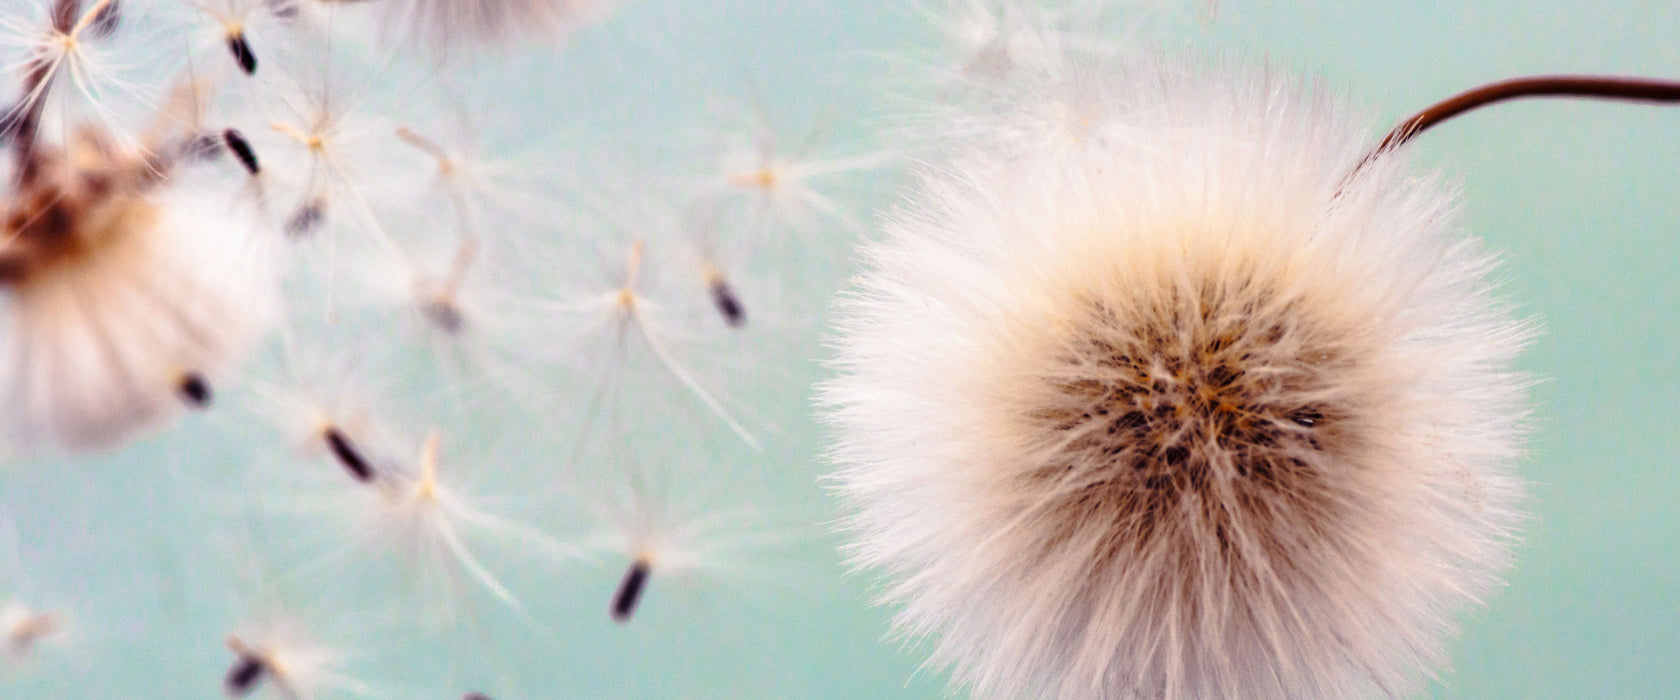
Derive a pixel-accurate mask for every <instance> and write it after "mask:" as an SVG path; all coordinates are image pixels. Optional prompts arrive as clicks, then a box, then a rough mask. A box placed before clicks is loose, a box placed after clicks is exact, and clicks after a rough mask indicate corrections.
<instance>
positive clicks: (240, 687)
mask: <svg viewBox="0 0 1680 700" xmlns="http://www.w3.org/2000/svg"><path fill="white" fill-rule="evenodd" d="M266 669H267V665H266V664H264V663H263V661H262V659H259V658H257V657H255V656H250V655H246V654H240V655H239V658H237V659H234V661H233V668H230V669H228V672H227V678H226V679H224V680H223V681H222V688H223V689H224V690H226V691H227V694H228V697H230V698H242V697H245V696H247V695H250V694H251V691H252V690H255V689H256V687H257V683H258V682H259V681H261V680H262V676H263V671H264V670H266Z"/></svg>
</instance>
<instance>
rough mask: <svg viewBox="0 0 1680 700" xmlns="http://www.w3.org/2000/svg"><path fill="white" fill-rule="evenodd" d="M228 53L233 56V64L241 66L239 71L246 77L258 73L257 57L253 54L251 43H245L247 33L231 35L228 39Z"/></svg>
mask: <svg viewBox="0 0 1680 700" xmlns="http://www.w3.org/2000/svg"><path fill="white" fill-rule="evenodd" d="M227 47H228V53H231V54H233V62H234V63H238V64H239V70H242V71H245V74H246V75H252V74H255V73H256V72H257V55H256V54H254V53H251V44H250V42H247V41H245V33H244V32H239V33H236V34H229V35H228V38H227Z"/></svg>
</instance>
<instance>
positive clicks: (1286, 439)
mask: <svg viewBox="0 0 1680 700" xmlns="http://www.w3.org/2000/svg"><path fill="white" fill-rule="evenodd" d="M1230 72H1231V71H1230V70H1229V69H1218V70H1212V71H1206V72H1203V71H1200V70H1198V69H1190V68H1175V67H1171V66H1167V65H1161V64H1144V65H1131V66H1122V67H1119V68H1117V69H1115V70H1109V71H1086V72H1079V73H1078V75H1080V76H1082V77H1080V78H1078V79H1077V80H1078V83H1077V84H1076V85H1068V86H1055V85H1050V86H1046V88H1047V89H1046V90H1045V91H1044V92H1043V93H1041V94H1050V93H1052V92H1054V91H1055V90H1056V89H1058V88H1059V87H1066V88H1068V89H1072V90H1079V91H1082V92H1083V93H1084V94H1086V95H1087V96H1089V98H1090V99H1089V102H1088V104H1089V106H1090V107H1091V109H1092V112H1091V113H1090V115H1089V120H1088V123H1087V126H1086V128H1085V131H1084V132H1083V138H1081V139H1079V140H1078V141H1077V143H1074V144H1071V145H1070V146H1069V147H1068V148H1067V149H1065V150H1063V151H1061V152H1052V151H1051V150H1049V149H1043V148H1040V147H1039V144H1040V143H1041V141H1036V140H1034V139H1023V138H1018V137H1017V136H1018V134H1019V133H1020V131H1021V130H1022V129H1025V128H1029V127H1028V126H1023V125H1022V123H1018V122H1021V121H1022V120H1025V122H1026V123H1027V124H1028V125H1029V126H1030V124H1033V123H1039V122H1037V121H1036V120H1037V116H1036V115H1035V114H1034V113H1035V112H1036V111H1037V106H1036V105H1022V106H1021V107H1019V108H1016V109H1015V110H1013V111H1012V112H1009V113H1006V114H1004V115H1001V116H994V117H991V118H992V119H996V120H997V121H998V130H997V133H998V134H1000V135H1001V134H1008V136H1006V137H1005V136H999V137H996V138H991V139H987V138H985V137H977V138H975V139H973V142H972V143H967V144H959V145H957V146H956V147H955V148H954V153H953V154H952V155H951V157H950V159H949V160H948V161H947V163H946V164H944V165H941V166H935V167H930V168H928V169H926V170H925V171H924V172H923V173H922V175H921V178H920V183H919V185H918V187H917V188H916V190H915V194H914V195H913V196H912V197H911V201H910V202H909V203H908V204H907V205H906V206H905V208H904V210H903V211H902V212H901V213H899V214H897V215H895V216H893V217H891V218H890V219H889V221H888V223H887V224H886V232H887V238H886V240H885V241H884V242H882V243H880V244H876V245H872V246H870V247H869V248H868V249H867V256H868V260H869V261H870V263H871V265H872V267H873V270H872V271H871V272H869V273H867V274H866V275H864V276H863V277H861V278H860V279H859V282H858V285H859V290H858V291H857V292H856V293H854V294H853V295H852V296H850V297H848V298H846V299H845V300H844V301H843V302H842V304H841V310H842V316H843V318H844V320H843V321H842V322H841V324H840V329H841V331H840V332H841V339H840V355H839V363H840V367H841V369H842V376H840V377H839V378H837V379H834V380H831V381H830V382H828V383H827V384H826V386H825V388H824V393H823V395H824V397H825V398H824V400H825V402H826V403H827V405H828V406H829V407H830V409H829V410H830V419H831V421H832V422H833V423H834V425H835V427H836V429H837V431H838V436H837V443H836V444H835V446H834V448H833V457H834V459H835V460H836V461H837V462H838V465H839V469H838V471H837V473H836V475H835V479H836V483H837V487H838V489H839V490H840V492H841V493H842V494H843V495H844V496H845V497H846V498H847V500H848V501H849V502H850V503H851V505H852V506H853V508H854V509H855V510H854V513H853V515H852V517H851V518H850V519H849V520H848V521H847V527H848V529H849V531H850V533H851V536H852V538H853V542H852V544H851V549H850V552H851V556H852V560H853V561H854V562H855V563H857V564H859V565H863V566H868V567H871V568H878V569H881V570H883V571H884V572H885V573H886V574H888V575H889V576H891V577H892V579H893V583H892V585H891V586H890V587H889V588H888V589H887V591H886V593H885V595H884V600H885V601H887V602H890V603H894V604H897V605H900V606H901V609H900V611H899V613H898V615H897V617H896V618H895V627H896V628H897V629H899V630H901V631H903V632H904V633H906V634H908V635H914V636H918V637H919V636H923V635H930V636H933V637H934V641H933V656H932V660H931V662H932V663H933V664H936V665H939V666H946V667H951V668H952V669H953V670H954V682H955V683H957V684H960V685H963V686H967V687H970V688H972V690H973V691H974V693H975V694H976V695H977V696H979V697H1022V696H1034V697H1038V696H1042V697H1062V698H1075V697H1169V698H1177V697H1343V696H1349V695H1361V694H1366V693H1371V692H1377V693H1381V694H1389V695H1402V694H1405V693H1408V692H1410V691H1411V690H1413V689H1414V688H1415V687H1416V686H1417V684H1418V683H1419V681H1420V680H1421V679H1422V678H1423V677H1425V676H1426V675H1427V674H1429V673H1431V672H1433V670H1434V669H1436V668H1438V667H1439V666H1440V665H1441V664H1442V663H1443V661H1444V659H1443V651H1442V644H1441V639H1442V637H1443V636H1445V635H1447V634H1449V633H1450V632H1451V631H1452V621H1451V620H1452V617H1453V615H1454V614H1455V613H1456V612H1458V611H1460V610H1461V609H1463V608H1464V607H1465V606H1466V605H1468V604H1471V603H1474V602H1476V601H1478V600H1480V599H1481V597H1482V595H1484V594H1485V593H1486V592H1488V591H1489V590H1490V589H1491V588H1492V587H1493V585H1494V584H1495V583H1496V581H1497V576H1498V574H1499V572H1500V571H1501V570H1502V569H1503V568H1504V567H1505V566H1506V565H1507V562H1508V561H1509V558H1510V555H1509V548H1510V544H1511V540H1512V536H1513V531H1514V528H1515V527H1516V525H1517V523H1518V521H1519V519H1520V516H1519V515H1518V513H1517V511H1516V510H1515V506H1516V503H1517V501H1518V500H1519V498H1520V496H1521V492H1522V489H1521V483H1520V480H1519V479H1518V478H1517V477H1516V475H1515V474H1513V473H1512V470H1511V462H1512V460H1513V456H1514V454H1515V453H1516V451H1517V442H1518V436H1519V433H1520V424H1521V420H1520V418H1521V416H1522V415H1523V412H1524V399H1523V386H1524V384H1525V380H1524V379H1523V378H1522V377H1521V376H1519V375H1516V374H1514V373H1512V372H1511V371H1510V369H1509V366H1510V363H1511V361H1512V359H1513V357H1514V356H1515V354H1516V353H1517V351H1518V350H1519V349H1520V347H1521V346H1522V345H1523V344H1524V342H1525V341H1526V339H1527V338H1528V337H1529V335H1530V330H1529V328H1528V326H1526V325H1525V324H1523V323H1520V322H1517V321H1514V320H1512V319H1511V318H1510V316H1509V312H1508V311H1507V309H1506V307H1505V306H1504V305H1503V304H1502V303H1500V302H1499V301H1498V300H1497V299H1495V297H1494V296H1493V294H1492V289H1493V284H1492V283H1491V282H1490V281H1488V277H1489V274H1490V273H1491V271H1492V270H1493V269H1494V267H1495V261H1494V259H1493V258H1492V257H1491V256H1490V255H1489V254H1487V253H1485V252H1483V251H1482V249H1481V248H1480V246H1479V245H1478V244H1477V243H1476V242H1475V241H1473V240H1469V239H1465V238H1463V237H1462V236H1461V235H1460V234H1459V233H1458V232H1457V228H1456V224H1454V222H1453V219H1452V216H1451V212H1452V205H1451V202H1452V194H1451V192H1450V191H1448V190H1446V189H1444V188H1443V187H1441V186H1440V185H1438V184H1436V183H1435V182H1434V181H1433V180H1427V179H1424V180H1419V179H1415V178H1413V177H1412V176H1411V175H1410V174H1409V173H1408V172H1407V169H1406V168H1405V166H1404V159H1403V158H1400V157H1399V156H1397V155H1396V156H1394V157H1388V158H1383V159H1380V160H1378V161H1376V162H1373V163H1371V164H1369V165H1367V166H1366V167H1365V168H1364V169H1363V170H1362V171H1360V173H1359V175H1358V177H1356V178H1354V179H1353V180H1352V181H1350V182H1349V183H1348V184H1347V185H1346V187H1345V188H1338V183H1339V182H1340V181H1341V180H1342V179H1343V177H1344V176H1345V175H1346V174H1347V173H1348V172H1349V170H1350V169H1352V167H1353V166H1354V164H1355V163H1356V162H1357V161H1358V158H1359V154H1360V152H1361V150H1362V146H1361V144H1362V141H1363V139H1364V136H1363V134H1362V133H1361V132H1360V131H1359V130H1357V129H1353V128H1349V127H1348V126H1347V125H1346V124H1345V123H1344V122H1343V120H1342V119H1341V118H1340V116H1339V113H1338V112H1337V110H1336V109H1335V108H1334V107H1332V106H1331V105H1330V104H1329V103H1328V101H1327V100H1325V99H1324V98H1322V97H1320V96H1317V95H1313V94H1309V93H1306V92H1303V91H1301V90H1299V89H1296V88H1293V87H1290V86H1288V85H1287V84H1286V83H1284V82H1283V81H1279V80H1277V79H1275V78H1268V77H1266V76H1261V75H1252V74H1250V75H1243V74H1235V75H1232V74H1229V73H1230Z"/></svg>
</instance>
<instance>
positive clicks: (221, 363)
mask: <svg viewBox="0 0 1680 700" xmlns="http://www.w3.org/2000/svg"><path fill="white" fill-rule="evenodd" d="M114 148H116V147H115V146H113V145H111V144H108V143H106V142H103V141H99V140H96V139H95V140H89V139H81V140H79V141H78V142H77V143H75V144H73V146H72V148H70V149H68V151H67V152H65V153H61V154H60V153H56V152H53V153H54V154H53V155H51V156H47V157H46V160H44V161H43V163H44V165H42V166H41V167H42V168H43V170H42V172H41V173H40V175H39V177H38V178H37V179H36V180H35V182H36V185H35V186H33V187H31V188H28V189H26V190H25V191H23V192H20V193H19V194H18V195H17V196H15V197H14V199H13V201H11V202H10V203H9V207H8V208H9V211H8V213H7V215H6V216H7V219H6V228H7V232H8V234H9V238H8V241H7V245H6V247H5V257H9V258H10V259H12V260H14V261H15V264H14V265H12V267H11V269H10V271H9V272H8V273H7V275H6V279H5V284H4V287H5V289H6V291H7V292H8V300H7V301H8V303H7V305H6V312H7V320H6V322H7V324H8V329H7V331H8V332H7V334H6V342H5V344H4V346H3V347H0V367H3V368H4V369H3V371H4V372H5V373H6V375H7V381H6V386H7V387H8V388H7V391H8V396H7V398H8V399H9V404H10V405H13V406H17V407H18V408H19V410H17V411H15V412H14V413H13V415H12V416H11V418H12V419H13V421H15V423H14V425H13V426H12V428H13V430H15V431H16V432H17V434H19V435H20V436H24V437H25V439H26V440H28V441H29V442H30V443H32V444H35V445H40V444H43V443H47V444H51V443H57V444H62V445H64V446H70V447H100V446H109V445H111V444H114V443H116V442H119V441H121V440H123V439H125V438H126V437H128V436H130V435H132V434H134V433H135V432H137V431H139V430H141V429H143V428H145V427H146V426H149V425H152V424H154V423H156V422H157V421H158V420H160V419H162V418H163V417H165V416H167V415H169V414H170V413H171V412H172V409H173V408H174V407H176V406H179V405H181V402H182V399H183V398H185V399H187V400H188V403H191V404H197V405H202V404H204V403H206V401H207V400H208V398H209V397H210V390H209V386H208V384H207V378H208V377H214V376H216V375H217V374H218V373H219V372H221V371H223V370H225V369H227V368H228V367H230V366H231V365H232V364H233V363H234V362H235V361H236V360H237V359H238V358H239V357H240V356H242V355H243V353H244V351H245V349H246V348H248V347H249V345H250V344H251V342H253V341H254V340H255V337H256V336H257V334H258V333H259V332H260V330H261V329H262V328H264V327H265V326H266V324H267V322H268V321H269V320H270V314H271V313H272V308H271V307H272V304H273V300H272V298H271V297H270V296H269V294H268V289H267V283H268V282H270V281H271V279H270V278H269V276H268V273H269V272H271V271H270V270H268V269H267V262H266V261H263V260H260V259H255V258H253V257H252V256H251V255H250V250H249V249H248V248H247V247H246V246H247V244H248V243H249V242H250V241H251V240H252V239H253V237H254V233H253V231H252V229H253V227H254V224H253V222H250V221H247V220H244V218H243V217H240V216H238V215H236V214H234V213H232V212H229V211H227V210H226V208H225V207H223V206H221V204H220V203H219V202H218V200H217V199H216V198H215V197H214V196H208V195H206V193H204V192H202V191H200V190H198V189H195V188H194V187H193V186H192V185H191V184H190V183H186V182H184V183H182V184H180V185H170V186H168V187H164V188H163V189H162V190H157V189H155V186H154V185H151V184H146V183H144V182H143V181H144V180H145V179H147V178H150V177H152V175H151V174H150V173H151V172H152V170H151V166H150V165H148V164H147V161H145V160H143V159H141V158H139V157H138V156H135V155H134V154H123V153H120V152H119V151H113V150H112V149H114ZM49 152H50V151H49ZM135 178H140V179H141V180H142V182H141V183H139V184H137V183H136V182H135V181H134V180H135ZM49 436H50V437H49Z"/></svg>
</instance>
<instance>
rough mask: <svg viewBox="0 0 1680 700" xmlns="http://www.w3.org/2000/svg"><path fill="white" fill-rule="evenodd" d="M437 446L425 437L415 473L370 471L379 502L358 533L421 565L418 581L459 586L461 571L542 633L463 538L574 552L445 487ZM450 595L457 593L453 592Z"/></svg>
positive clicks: (563, 556) (546, 552)
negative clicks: (483, 509)
mask: <svg viewBox="0 0 1680 700" xmlns="http://www.w3.org/2000/svg"><path fill="white" fill-rule="evenodd" d="M439 444H440V440H439V435H438V433H436V432H433V433H431V434H429V435H428V436H427V437H426V440H425V443H424V445H423V446H422V448H421V451H420V455H419V460H418V470H417V471H407V472H405V471H403V470H400V469H391V470H388V471H375V472H374V473H373V479H372V483H373V484H374V485H375V486H377V487H378V489H379V493H378V498H377V501H376V503H374V504H372V505H371V508H372V510H370V511H369V512H367V513H366V514H365V516H366V518H365V519H366V521H367V522H366V525H367V527H365V528H361V529H360V530H361V531H363V532H365V533H366V534H367V535H369V536H372V537H376V538H378V539H380V540H382V541H381V542H373V543H371V544H375V545H382V546H388V547H391V548H394V549H396V550H397V553H398V554H400V555H401V557H402V558H403V560H404V561H405V562H407V563H409V564H414V565H417V566H420V567H422V568H423V569H424V570H423V571H420V572H419V573H420V575H422V576H425V577H427V578H426V579H424V580H422V581H421V583H423V584H427V585H430V584H434V583H438V582H439V581H438V580H436V579H433V578H431V577H443V578H442V581H441V582H442V583H446V584H448V585H449V586H451V587H452V588H453V587H454V586H456V585H457V584H459V583H460V579H459V577H458V575H457V573H458V572H464V574H465V575H466V577H467V578H468V579H469V580H470V581H472V582H475V583H476V584H477V585H478V586H479V587H481V588H482V589H483V590H484V591H486V592H487V593H489V594H490V595H491V596H492V597H494V598H495V599H496V600H497V601H499V602H500V603H502V604H503V605H505V606H507V608H508V609H509V610H512V611H513V612H514V613H515V614H516V615H518V616H519V619H520V620H521V622H523V623H525V624H526V625H527V626H529V627H530V628H532V629H533V630H536V631H539V632H544V631H545V630H543V628H542V627H541V626H540V625H539V624H538V623H537V622H536V621H534V620H532V619H531V618H530V617H529V616H528V615H527V614H526V612H525V609H524V606H523V605H522V604H521V603H520V602H519V599H518V598H517V597H515V596H514V594H513V593H512V591H510V590H509V589H508V588H507V587H506V586H504V585H503V584H502V582H501V581H500V580H499V579H497V577H496V576H495V575H494V574H492V573H491V571H490V569H489V568H488V567H486V566H485V565H484V564H483V563H482V562H481V561H480V559H479V557H478V555H477V554H475V553H474V551H473V549H472V548H470V547H469V546H468V536H471V535H484V536H488V537H493V538H496V539H499V540H502V541H505V542H508V543H511V544H513V545H516V546H518V547H519V548H520V552H521V553H522V554H523V555H525V556H526V557H527V558H545V559H550V560H567V559H571V558H573V557H576V556H577V555H578V552H577V550H576V549H575V548H574V547H572V546H570V545H567V544H565V543H563V542H560V541H558V540H555V539H554V538H552V537H549V536H548V535H546V534H543V533H542V532H539V531H537V530H535V529H533V528H531V527H529V526H526V525H523V524H520V523H516V522H513V521H511V520H507V519H504V518H502V517H499V516H496V515H493V514H490V513H487V512H484V511H481V510H479V509H478V508H477V507H475V506H474V505H473V504H472V503H470V502H469V500H468V499H467V498H466V497H465V496H464V494H461V493H459V492H457V491H456V490H455V489H454V488H452V487H451V486H450V485H449V484H447V483H445V481H444V479H443V473H442V465H441V464H440V459H441V454H440V452H439ZM450 593H451V594H455V593H459V591H457V590H453V589H452V590H451V591H450Z"/></svg>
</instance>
